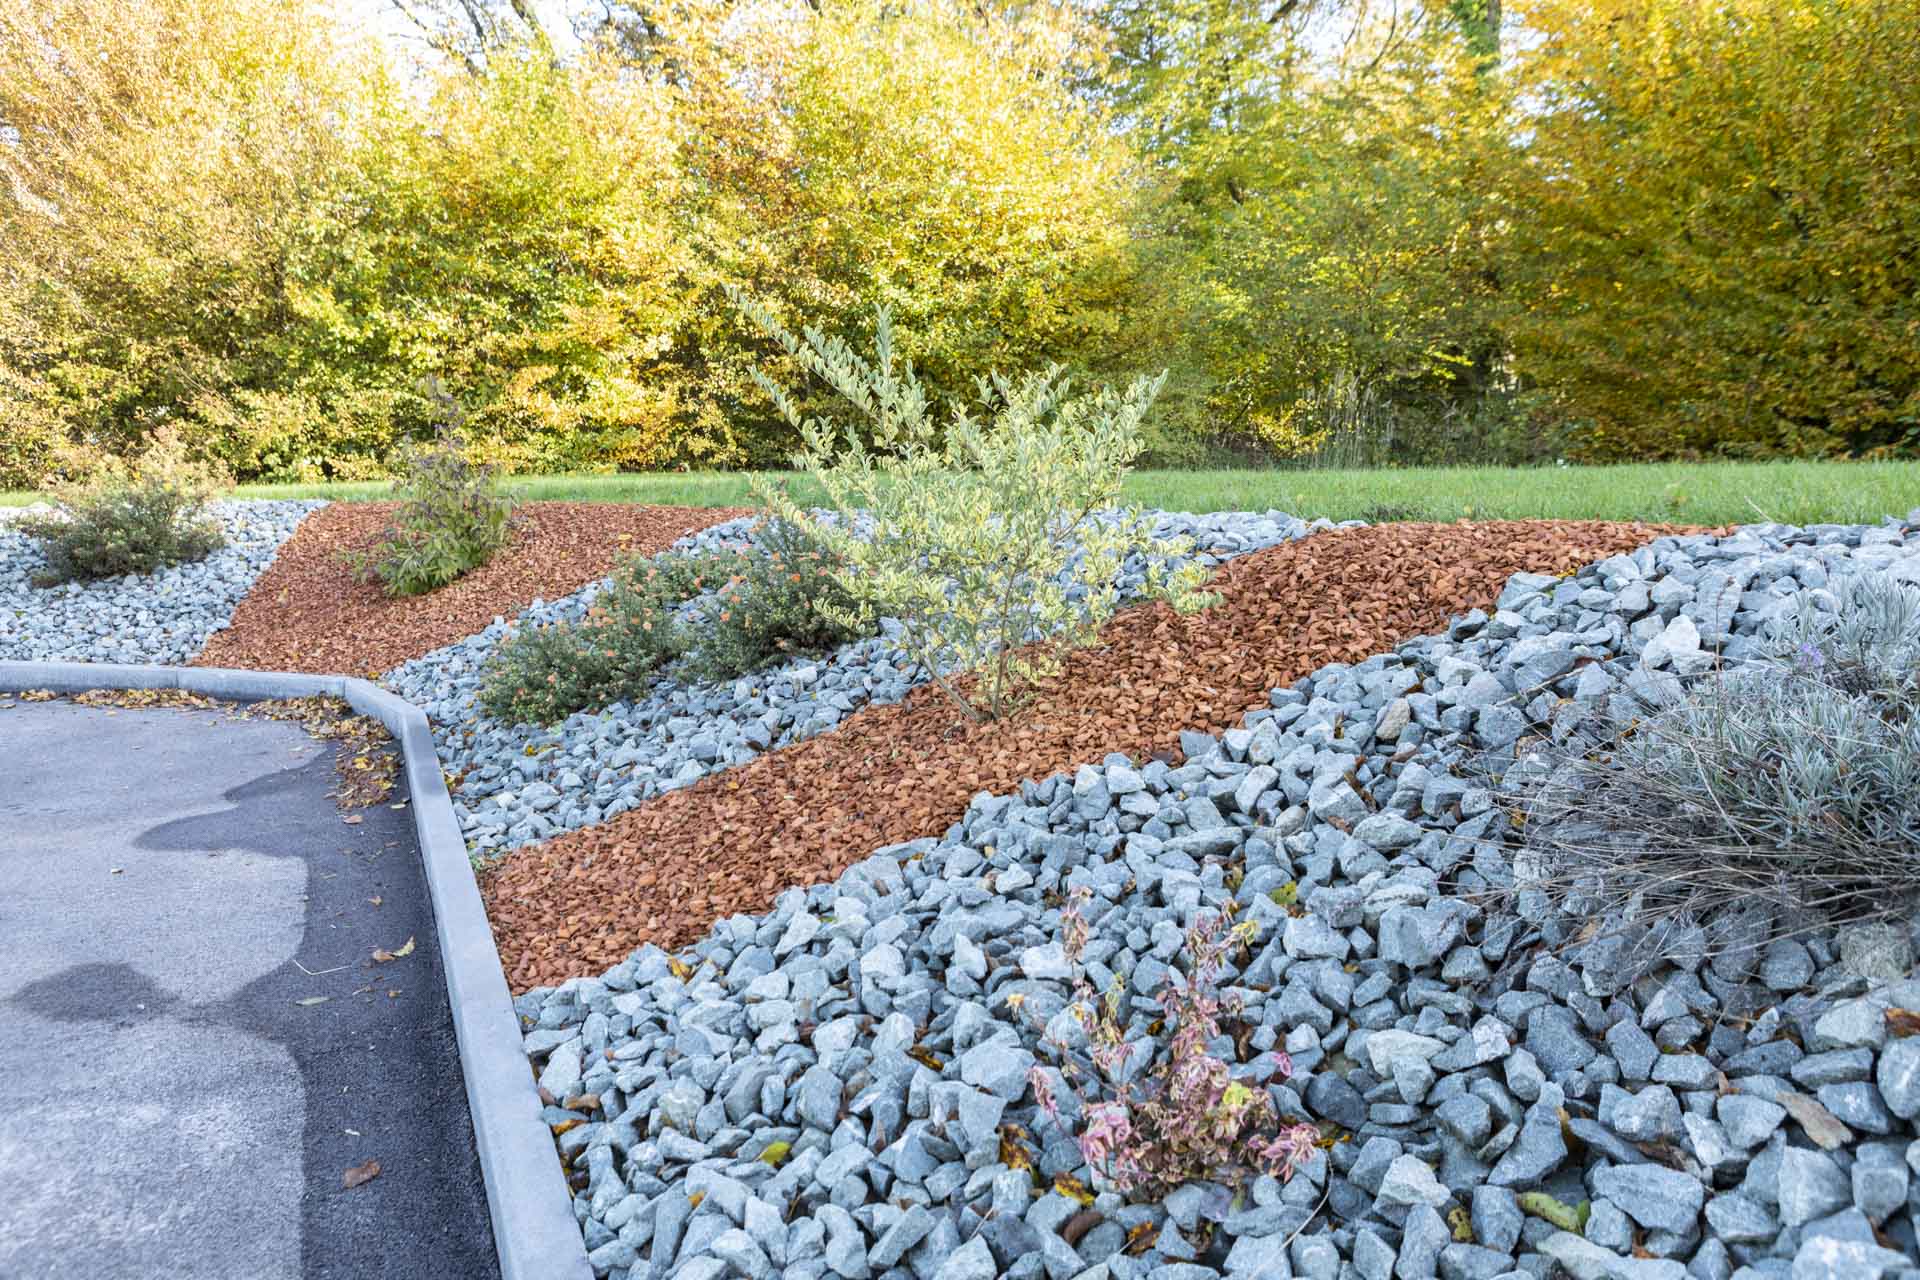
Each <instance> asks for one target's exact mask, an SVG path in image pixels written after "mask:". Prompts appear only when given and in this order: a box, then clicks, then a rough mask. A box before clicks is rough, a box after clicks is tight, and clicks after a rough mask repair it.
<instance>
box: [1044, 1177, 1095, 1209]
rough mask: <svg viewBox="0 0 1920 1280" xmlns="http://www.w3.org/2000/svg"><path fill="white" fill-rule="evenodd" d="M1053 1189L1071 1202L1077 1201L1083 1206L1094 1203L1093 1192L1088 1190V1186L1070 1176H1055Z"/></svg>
mask: <svg viewBox="0 0 1920 1280" xmlns="http://www.w3.org/2000/svg"><path fill="white" fill-rule="evenodd" d="M1053 1189H1054V1190H1055V1191H1058V1192H1059V1193H1060V1194H1061V1195H1063V1196H1065V1197H1066V1198H1067V1199H1069V1200H1077V1201H1078V1202H1080V1203H1081V1204H1092V1203H1093V1192H1091V1191H1089V1190H1088V1189H1087V1184H1086V1183H1084V1182H1082V1181H1080V1179H1078V1178H1076V1177H1073V1176H1072V1175H1070V1174H1065V1173H1059V1174H1055V1175H1054V1178H1053Z"/></svg>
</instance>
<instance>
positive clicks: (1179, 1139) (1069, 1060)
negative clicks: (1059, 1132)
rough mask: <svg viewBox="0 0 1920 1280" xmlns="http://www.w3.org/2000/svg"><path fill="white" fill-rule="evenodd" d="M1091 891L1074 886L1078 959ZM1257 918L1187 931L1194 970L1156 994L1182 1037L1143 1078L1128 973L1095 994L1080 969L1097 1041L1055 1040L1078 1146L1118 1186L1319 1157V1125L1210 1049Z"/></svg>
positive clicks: (1035, 1078) (1079, 1000)
mask: <svg viewBox="0 0 1920 1280" xmlns="http://www.w3.org/2000/svg"><path fill="white" fill-rule="evenodd" d="M1087 901H1088V894H1087V891H1086V890H1085V889H1084V888H1082V889H1079V890H1076V891H1075V894H1074V896H1073V898H1072V899H1071V900H1070V902H1069V904H1068V906H1067V907H1066V909H1065V910H1064V911H1063V912H1062V913H1061V927H1062V948H1063V950H1064V951H1065V953H1066V955H1067V958H1068V960H1069V962H1071V963H1074V964H1078V962H1079V958H1080V955H1081V953H1082V952H1083V951H1084V950H1085V949H1086V945H1087V937H1088V923H1087V918H1086V910H1085V908H1086V904H1087ZM1255 927H1256V926H1254V925H1253V924H1251V923H1250V922H1248V923H1241V924H1236V925H1232V926H1229V925H1228V923H1227V917H1226V916H1224V915H1208V916H1202V917H1200V918H1199V919H1198V920H1196V921H1195V922H1194V925H1193V927H1192V928H1191V929H1189V930H1188V932H1187V949H1188V951H1189V952H1190V953H1191V957H1192V959H1191V972H1190V973H1189V974H1187V975H1185V976H1182V975H1180V974H1179V973H1178V972H1170V973H1169V974H1168V977H1167V983H1166V986H1165V988H1164V989H1163V990H1162V992H1161V993H1160V995H1159V996H1158V1002H1159V1006H1160V1010H1161V1012H1162V1013H1163V1014H1164V1015H1165V1019H1166V1023H1167V1025H1168V1026H1170V1027H1172V1028H1173V1039H1172V1043H1171V1044H1170V1045H1169V1047H1168V1051H1167V1053H1166V1055H1165V1057H1163V1058H1161V1059H1159V1060H1158V1061H1156V1062H1155V1063H1153V1064H1152V1065H1151V1066H1149V1067H1148V1069H1147V1070H1146V1071H1145V1072H1144V1073H1143V1074H1141V1075H1140V1076H1139V1077H1138V1078H1137V1080H1136V1079H1135V1078H1133V1077H1131V1076H1130V1073H1128V1071H1127V1066H1128V1060H1129V1058H1130V1057H1131V1055H1132V1054H1133V1053H1134V1052H1136V1051H1137V1048H1136V1045H1135V1044H1134V1043H1133V1042H1131V1041H1129V1040H1128V1039H1127V1029H1126V1026H1125V1024H1124V1023H1123V1022H1122V1021H1121V1018H1120V991H1121V988H1120V983H1119V982H1118V981H1117V980H1116V982H1115V983H1114V984H1113V986H1111V987H1110V988H1109V989H1108V990H1107V992H1106V994H1105V995H1104V996H1100V995H1096V993H1095V992H1094V990H1093V986H1092V984H1091V983H1090V982H1088V981H1087V979H1086V977H1085V972H1084V970H1082V974H1081V977H1080V979H1079V981H1078V983H1077V985H1076V987H1075V992H1074V1004H1073V1006H1072V1008H1073V1013H1074V1017H1075V1019H1076V1020H1077V1021H1078V1022H1079V1024H1080V1025H1081V1027H1082V1028H1084V1030H1085V1031H1086V1033H1087V1039H1088V1042H1089V1044H1090V1045H1091V1050H1090V1052H1089V1053H1088V1054H1087V1055H1086V1057H1085V1058H1084V1059H1082V1058H1081V1057H1080V1056H1079V1055H1077V1054H1076V1052H1075V1051H1074V1050H1072V1049H1071V1048H1070V1047H1069V1046H1068V1045H1067V1044H1066V1043H1065V1042H1064V1041H1063V1040H1061V1039H1058V1038H1054V1039H1051V1040H1050V1041H1049V1043H1050V1044H1051V1045H1052V1047H1053V1049H1054V1050H1055V1053H1056V1055H1057V1056H1058V1059H1059V1063H1060V1068H1059V1069H1060V1077H1061V1082H1062V1085H1063V1087H1064V1088H1066V1089H1067V1090H1068V1091H1070V1092H1071V1093H1072V1094H1073V1096H1074V1099H1075V1101H1076V1102H1077V1103H1078V1104H1079V1109H1080V1113H1081V1121H1082V1127H1081V1130H1080V1133H1079V1134H1078V1136H1077V1141H1078V1142H1079V1145H1080V1152H1081V1154H1082V1155H1083V1156H1084V1157H1085V1158H1086V1161H1087V1163H1088V1165H1090V1166H1091V1167H1092V1168H1094V1169H1095V1170H1097V1171H1098V1172H1100V1173H1101V1174H1103V1175H1104V1176H1105V1177H1107V1178H1108V1179H1109V1180H1110V1181H1111V1182H1112V1183H1113V1184H1114V1186H1116V1187H1118V1188H1119V1189H1120V1190H1122V1191H1126V1192H1138V1193H1143V1194H1147V1195H1157V1194H1162V1193H1164V1192H1165V1191H1167V1190H1169V1189H1171V1188H1173V1187H1175V1186H1178V1185H1180V1184H1181V1183H1183V1182H1190V1181H1196V1180H1205V1181H1210V1182H1220V1183H1225V1184H1227V1185H1230V1186H1237V1185H1238V1184H1239V1183H1240V1182H1241V1181H1242V1180H1243V1179H1244V1178H1245V1176H1246V1175H1247V1174H1249V1173H1256V1174H1260V1173H1264V1174H1271V1175H1272V1176H1274V1177H1276V1178H1279V1179H1281V1180H1282V1181H1285V1180H1287V1179H1289V1178H1291V1177H1292V1176H1293V1172H1294V1170H1295V1169H1296V1168H1298V1167H1299V1166H1300V1165H1301V1164H1302V1163H1303V1162H1304V1161H1306V1160H1307V1159H1308V1158H1310V1157H1311V1155H1312V1153H1313V1149H1314V1144H1315V1142H1316V1141H1317V1140H1318V1139H1319V1136H1320V1135H1319V1132H1318V1130H1316V1129H1315V1128H1314V1127H1313V1126H1312V1125H1309V1124H1305V1123H1293V1122H1288V1121H1286V1120H1284V1119H1283V1118H1282V1117H1281V1116H1280V1114H1279V1111H1278V1109H1277V1108H1276V1107H1275V1105H1274V1102H1273V1098H1272V1096H1271V1095H1270V1094H1269V1093H1268V1092H1267V1090H1266V1089H1265V1088H1264V1087H1263V1082H1260V1081H1258V1080H1257V1078H1256V1079H1255V1081H1254V1082H1252V1083H1249V1082H1248V1081H1246V1080H1237V1079H1235V1078H1234V1072H1233V1066H1232V1065H1231V1064H1229V1063H1228V1062H1227V1061H1226V1060H1224V1059H1222V1058H1220V1057H1218V1056H1216V1055H1215V1053H1214V1052H1213V1050H1212V1048H1211V1046H1212V1045H1213V1044H1214V1043H1215V1042H1216V1041H1218V1040H1219V1039H1220V1038H1221V1021H1222V1020H1223V1019H1227V1018H1232V1017H1235V1016H1237V1015H1238V1014H1239V1012H1240V1008H1241V1004H1240V997H1239V995H1238V993H1237V992H1231V991H1227V992H1223V991H1221V990H1220V989H1219V985H1218V984H1219V978H1220V971H1221V968H1222V966H1223V964H1224V962H1225V959H1226V956H1227V953H1228V951H1229V949H1231V948H1232V947H1234V946H1237V945H1243V944H1245V943H1247V942H1249V941H1251V940H1252V937H1253V931H1254V929H1255ZM1264 1056H1265V1058H1266V1059H1267V1061H1268V1063H1269V1064H1270V1067H1271V1070H1270V1073H1269V1075H1268V1081H1280V1080H1284V1079H1286V1078H1287V1077H1288V1076H1290V1075H1292V1074H1293V1063H1292V1061H1291V1059H1289V1058H1288V1057H1287V1055H1286V1054H1285V1053H1280V1052H1275V1053H1271V1054H1267V1055H1264ZM1243 1074H1245V1073H1243ZM1028 1078H1029V1083H1030V1084H1031V1085H1032V1086H1033V1091H1034V1097H1035V1098H1036V1099H1038V1101H1039V1103H1040V1106H1041V1109H1042V1110H1044V1111H1045V1112H1046V1113H1047V1115H1048V1116H1049V1118H1051V1119H1053V1120H1054V1121H1055V1122H1056V1123H1058V1122H1060V1121H1061V1117H1062V1112H1061V1109H1060V1105H1059V1104H1060V1100H1059V1098H1058V1097H1057V1096H1056V1095H1055V1093H1054V1088H1053V1082H1052V1080H1051V1078H1050V1077H1049V1076H1048V1075H1047V1073H1046V1071H1045V1070H1044V1069H1043V1068H1040V1067H1035V1068H1034V1069H1033V1070H1032V1071H1031V1072H1030V1074H1029V1077H1028Z"/></svg>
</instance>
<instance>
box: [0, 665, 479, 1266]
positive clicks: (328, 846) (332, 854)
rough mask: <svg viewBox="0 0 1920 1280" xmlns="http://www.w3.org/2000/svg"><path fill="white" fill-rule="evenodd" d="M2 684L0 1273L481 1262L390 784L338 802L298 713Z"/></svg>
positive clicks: (406, 831) (455, 1087) (429, 966)
mask: <svg viewBox="0 0 1920 1280" xmlns="http://www.w3.org/2000/svg"><path fill="white" fill-rule="evenodd" d="M7 702H11V703H12V705H11V706H7V707H4V708H0V1277H5V1278H6V1280H41V1278H42V1277H45V1278H48V1280H53V1278H61V1280H64V1278H66V1277H75V1278H78V1277H87V1278H88V1280H120V1278H121V1277H126V1278H127V1280H134V1278H136V1277H137V1278H139V1280H150V1278H152V1277H161V1276H165V1277H169V1278H170V1280H190V1278H191V1280H201V1278H203V1277H204V1278H206V1280H214V1278H218V1280H276V1278H278V1277H289V1278H294V1277H298V1278H300V1280H320V1278H323V1277H324V1278H329V1280H330V1278H334V1277H338V1278H340V1280H347V1278H348V1277H352V1278H354V1280H367V1278H372V1277H395V1278H396V1280H397V1278H398V1277H409V1278H412V1277H448V1278H449V1280H452V1278H454V1277H458V1278H459V1280H473V1278H482V1280H484V1278H486V1277H492V1276H495V1275H497V1274H498V1267H497V1264H496V1262H495V1259H494V1252H493V1242H492V1237H491V1229H490V1226H489V1222H488V1217H487V1205H486V1196H485V1191H484V1188H483V1185H482V1183H481V1179H480V1169H479V1162H478V1159H477V1157H476V1155H475V1152H474V1145H473V1132H472V1127H471V1124H470V1122H469V1119H468V1114H467V1103H466V1094H465V1091H464V1089H463V1087H462V1083H461V1076H460V1064H459V1057H458V1053H457V1050H456V1047H455V1041H454V1034H453V1028H452V1024H451V1020H450V1018H449V1014H448V1009H447V995H446V986H445V983H444V980H443V977H442V974H441V970H440V964H439V959H438V955H437V950H436V947H435V942H434V924H433V916H432V910H431V906H430V902H429V898H428V894H427V887H426V884H425V879H424V876H423V874H422V871H421V866H420V855H419V851H418V848H417V846H416V844H415V840H414V834H413V825H412V816H411V814H410V813H409V812H408V811H407V810H406V809H405V808H403V807H399V808H396V807H392V806H393V805H401V804H404V801H405V795H404V792H396V793H395V795H393V796H392V797H390V802H389V803H385V804H379V805H375V806H374V807H372V808H369V809H366V810H363V811H358V812H357V813H356V815H354V816H357V817H358V818H359V821H357V822H349V821H347V820H346V815H343V814H342V813H341V811H340V810H339V809H338V808H337V807H336V805H335V802H334V801H333V800H332V799H331V798H329V796H328V794H327V793H328V791H329V790H330V789H331V788H332V787H333V785H334V772H333V763H332V759H333V750H334V748H333V746H332V745H331V744H330V743H325V742H320V741H316V740H314V739H312V738H310V737H309V736H308V735H307V734H306V732H305V731H304V730H302V729H301V728H300V727H299V726H298V725H297V724H291V723H286V722H279V721H271V720H241V719H236V718H234V717H232V716H229V715H227V714H225V713H223V712H217V711H191V710H110V709H105V708H95V707H82V706H76V705H74V704H71V703H66V702H48V703H22V702H18V701H16V700H13V699H10V698H7V697H5V696H0V703H7ZM409 939H411V940H412V944H413V946H412V949H411V951H406V943H407V942H408V940H409ZM376 950H379V951H383V952H384V953H386V954H388V955H392V956H393V958H392V959H388V960H376V959H374V958H373V957H374V952H375V951H376ZM402 952H404V954H396V953H402ZM369 1162H372V1163H373V1164H377V1165H378V1167H379V1172H378V1174H377V1176H374V1177H371V1178H370V1179H368V1180H365V1181H362V1182H360V1184H359V1185H357V1186H352V1187H349V1186H347V1185H345V1175H346V1173H347V1171H348V1170H350V1169H355V1170H360V1171H362V1173H365V1172H368V1171H370V1163H369Z"/></svg>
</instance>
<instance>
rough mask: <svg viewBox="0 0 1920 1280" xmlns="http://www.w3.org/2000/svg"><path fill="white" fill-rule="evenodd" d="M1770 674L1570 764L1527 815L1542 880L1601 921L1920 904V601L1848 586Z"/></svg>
mask: <svg viewBox="0 0 1920 1280" xmlns="http://www.w3.org/2000/svg"><path fill="white" fill-rule="evenodd" d="M1831 598H1832V601H1833V603H1834V606H1835V607H1832V608H1823V607H1821V606H1822V603H1823V602H1821V601H1819V599H1818V598H1817V597H1816V596H1814V595H1813V594H1812V593H1808V594H1807V595H1806V596H1804V597H1803V599H1802V603H1801V607H1800V610H1799V612H1797V613H1796V614H1793V615H1790V616H1788V617H1785V618H1783V619H1778V620H1776V621H1775V622H1774V623H1773V624H1772V625H1770V626H1769V628H1768V630H1767V632H1766V634H1765V636H1764V638H1763V642H1762V652H1761V656H1760V657H1759V658H1758V660H1756V661H1753V662H1749V663H1743V664H1740V665H1738V666H1734V667H1730V668H1728V669H1726V670H1723V671H1718V672H1714V673H1711V674H1709V675H1707V676H1705V677H1703V678H1702V679H1700V680H1699V681H1697V682H1695V684H1694V685H1693V686H1692V687H1691V688H1690V689H1689V690H1688V691H1687V694H1686V696H1685V697H1683V698H1681V699H1679V700H1678V701H1676V702H1675V703H1674V704H1673V705H1671V706H1669V707H1666V708H1664V709H1662V710H1660V711H1658V712H1656V713H1654V714H1652V715H1650V716H1647V717H1645V718H1643V719H1641V720H1639V721H1637V722H1634V723H1632V724H1630V725H1628V726H1625V727H1624V728H1623V729H1622V730H1620V731H1619V732H1618V733H1617V734H1616V735H1614V736H1612V737H1611V738H1610V739H1609V740H1608V741H1606V742H1605V743H1604V744H1603V745H1602V747H1601V749H1600V750H1597V751H1592V752H1587V753H1583V754H1581V755H1579V756H1578V757H1576V758H1573V759H1570V760H1566V761H1563V762H1561V763H1560V764H1559V766H1558V767H1557V768H1556V769H1555V771H1554V773H1553V775H1552V778H1551V781H1550V782H1549V783H1547V784H1546V785H1544V786H1543V787H1541V788H1540V789H1539V790H1538V791H1537V792H1536V793H1535V794H1534V795H1533V796H1532V797H1531V799H1530V800H1529V802H1528V808H1527V822H1526V824H1525V829H1526V832H1527V850H1526V855H1525V856H1527V857H1528V858H1530V860H1531V861H1530V862H1529V863H1526V864H1523V869H1524V870H1526V872H1527V877H1526V878H1527V879H1529V880H1531V881H1533V882H1534V883H1536V884H1540V885H1543V886H1545V887H1548V888H1558V889H1559V890H1560V891H1561V892H1562V893H1565V894H1570V895H1572V896H1573V897H1574V898H1575V899H1576V900H1577V901H1578V903H1579V905H1580V909H1581V910H1582V912H1583V913H1599V912H1604V911H1610V910H1616V909H1630V910H1631V912H1632V913H1633V914H1634V915H1636V916H1637V917H1639V918H1642V919H1645V918H1650V917H1660V916H1673V915H1685V916H1687V917H1691V918H1694V919H1700V918H1703V917H1706V916H1709V915H1712V914H1714V913H1716V912H1719V911H1720V910H1722V909H1725V908H1742V909H1747V908H1758V907H1761V906H1763V905H1764V906H1765V907H1767V908H1768V909H1771V910H1775V911H1776V913H1777V914H1776V919H1779V920H1782V921H1795V920H1805V919H1807V918H1809V916H1811V917H1812V918H1816V919H1827V920H1856V919H1864V918H1869V917H1874V916H1878V915H1883V914H1886V913H1889V912H1897V911H1903V910H1907V909H1909V908H1910V906H1911V904H1912V902H1913V900H1914V898H1915V896H1916V894H1920V586H1916V585H1913V584H1908V583H1903V582H1899V581H1896V580H1894V579H1892V578H1889V577H1886V576H1884V575H1878V574H1863V575H1858V576H1850V577H1846V578H1842V579H1839V580H1838V581H1837V582H1836V583H1835V585H1834V587H1833V588H1832V597H1831Z"/></svg>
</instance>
